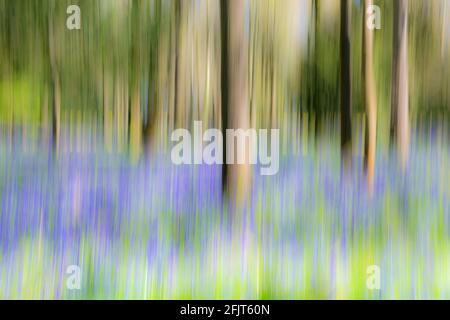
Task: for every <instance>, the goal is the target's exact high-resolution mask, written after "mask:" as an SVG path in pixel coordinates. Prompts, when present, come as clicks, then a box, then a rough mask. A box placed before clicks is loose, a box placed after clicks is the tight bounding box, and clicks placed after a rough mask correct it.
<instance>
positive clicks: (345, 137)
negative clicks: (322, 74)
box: [340, 0, 352, 169]
mask: <svg viewBox="0 0 450 320" xmlns="http://www.w3.org/2000/svg"><path fill="white" fill-rule="evenodd" d="M350 23H351V1H350V0H342V1H341V31H340V33H341V50H340V51H341V53H340V56H341V71H340V74H341V76H340V77H341V99H340V100H341V157H342V163H343V166H344V168H346V169H348V168H349V167H350V166H351V156H352V122H351V112H352V83H351V65H350Z"/></svg>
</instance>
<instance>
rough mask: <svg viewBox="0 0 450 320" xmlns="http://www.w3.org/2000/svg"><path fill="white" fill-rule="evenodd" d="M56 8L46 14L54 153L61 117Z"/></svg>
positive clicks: (57, 145)
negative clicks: (56, 42) (54, 21)
mask: <svg viewBox="0 0 450 320" xmlns="http://www.w3.org/2000/svg"><path fill="white" fill-rule="evenodd" d="M55 11H56V9H55V8H54V7H51V8H50V14H49V15H48V30H49V31H48V45H49V59H50V68H51V70H50V74H51V80H50V87H51V99H52V100H51V105H52V143H53V148H54V150H55V154H57V153H58V151H59V137H60V123H61V122H60V118H61V82H60V76H59V68H58V59H57V53H56V47H55V28H54V23H53V19H54V14H55Z"/></svg>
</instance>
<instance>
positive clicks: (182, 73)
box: [174, 0, 187, 128]
mask: <svg viewBox="0 0 450 320" xmlns="http://www.w3.org/2000/svg"><path fill="white" fill-rule="evenodd" d="M186 3H187V0H176V1H175V97H174V99H175V101H174V104H175V114H174V116H175V126H176V127H177V128H184V127H186V125H187V119H186V118H187V105H186V103H187V94H186V64H187V61H186V54H185V52H184V48H185V37H184V34H182V32H183V28H184V18H183V8H184V6H186V5H187V4H186Z"/></svg>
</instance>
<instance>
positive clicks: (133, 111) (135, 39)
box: [128, 0, 142, 157]
mask: <svg viewBox="0 0 450 320" xmlns="http://www.w3.org/2000/svg"><path fill="white" fill-rule="evenodd" d="M140 14H141V3H140V0H137V1H136V0H135V1H133V2H132V3H131V52H130V60H129V64H128V65H129V70H130V73H129V75H130V79H129V81H130V82H129V89H130V91H131V92H130V94H131V96H130V99H131V100H130V126H129V128H128V130H129V139H130V151H131V155H132V156H133V157H137V155H138V154H139V152H140V147H141V143H142V132H141V130H142V128H141V123H142V121H141V101H140V100H141V99H140V84H141V65H142V64H141V23H140V22H141V19H140Z"/></svg>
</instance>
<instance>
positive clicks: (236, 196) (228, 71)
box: [221, 0, 251, 207]
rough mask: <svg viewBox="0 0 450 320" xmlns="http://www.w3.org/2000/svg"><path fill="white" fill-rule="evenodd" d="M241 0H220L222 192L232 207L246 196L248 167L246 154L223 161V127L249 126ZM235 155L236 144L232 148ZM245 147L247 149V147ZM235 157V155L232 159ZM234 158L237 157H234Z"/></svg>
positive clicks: (248, 177) (240, 202) (248, 186)
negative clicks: (241, 160) (240, 159)
mask: <svg viewBox="0 0 450 320" xmlns="http://www.w3.org/2000/svg"><path fill="white" fill-rule="evenodd" d="M244 12H245V10H244V2H243V1H226V0H221V33H222V34H221V37H222V48H221V50H222V70H221V72H222V130H223V132H224V142H223V146H224V148H223V150H224V152H223V156H224V165H223V167H224V170H223V172H222V174H223V176H222V181H223V183H224V193H225V194H226V195H227V198H228V200H229V201H230V205H231V206H232V207H239V206H240V205H241V204H242V203H243V201H244V200H245V199H246V197H247V196H248V193H249V190H250V182H251V171H250V164H249V157H248V154H247V156H246V162H245V164H226V154H227V152H228V150H226V146H227V143H226V134H225V131H226V129H239V128H240V129H244V130H247V129H248V128H249V127H250V112H249V106H248V102H247V78H246V70H247V69H246V68H247V66H246V63H247V58H246V50H245V39H244V20H245V18H244ZM234 151H235V152H234V155H235V158H236V152H237V150H236V146H235V150H234ZM246 151H248V150H246ZM235 160H236V159H235ZM235 162H236V161H235Z"/></svg>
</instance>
